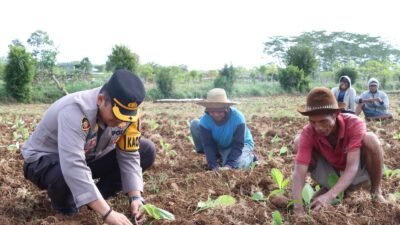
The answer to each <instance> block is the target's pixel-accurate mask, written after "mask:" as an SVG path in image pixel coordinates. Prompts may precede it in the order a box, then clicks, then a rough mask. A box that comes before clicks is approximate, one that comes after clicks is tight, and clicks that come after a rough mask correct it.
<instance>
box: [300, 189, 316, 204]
mask: <svg viewBox="0 0 400 225" xmlns="http://www.w3.org/2000/svg"><path fill="white" fill-rule="evenodd" d="M314 193H315V192H314V189H313V188H312V187H311V185H310V184H309V183H306V184H305V185H304V187H303V191H302V192H301V196H302V197H303V201H304V205H305V206H306V207H307V208H308V209H310V206H311V199H312V197H313V196H314Z"/></svg>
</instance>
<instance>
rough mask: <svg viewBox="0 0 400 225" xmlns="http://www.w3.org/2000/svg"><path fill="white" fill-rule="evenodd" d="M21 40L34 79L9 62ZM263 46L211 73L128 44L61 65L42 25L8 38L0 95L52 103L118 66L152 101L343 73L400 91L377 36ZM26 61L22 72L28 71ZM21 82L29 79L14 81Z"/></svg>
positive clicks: (334, 79)
mask: <svg viewBox="0 0 400 225" xmlns="http://www.w3.org/2000/svg"><path fill="white" fill-rule="evenodd" d="M16 46H19V48H23V49H25V50H26V57H27V59H28V58H31V59H32V63H31V64H32V65H31V66H32V69H31V70H32V71H33V76H32V79H29V76H28V75H24V73H23V72H22V70H21V68H22V67H20V66H15V65H16V64H15V61H13V60H12V59H13V55H15V52H14V51H12V49H13V48H16ZM264 52H265V54H266V55H268V56H269V57H270V58H271V59H272V61H270V62H266V64H265V65H261V66H258V67H254V68H243V67H235V66H234V65H221V69H219V70H208V71H197V70H189V69H188V68H187V66H186V65H172V66H171V65H168V66H166V65H158V64H157V63H147V64H140V57H139V55H137V54H136V53H134V51H132V50H131V49H129V48H128V47H126V46H124V45H115V46H114V47H113V48H112V49H111V52H110V55H109V56H108V60H107V62H105V63H104V64H102V65H93V64H92V63H91V62H90V59H89V58H88V57H84V58H83V59H81V60H80V61H72V62H62V63H57V60H56V59H57V55H58V53H59V51H58V49H57V48H56V47H55V46H54V44H53V41H52V40H51V38H50V37H49V35H48V34H47V33H46V32H45V31H40V30H38V31H35V32H33V33H32V34H31V36H30V37H29V38H28V39H27V40H26V42H25V43H23V42H22V41H20V40H14V41H13V42H12V43H10V52H9V56H8V58H6V59H5V58H3V59H0V101H1V102H15V101H18V102H42V103H50V102H53V101H55V100H56V99H57V98H60V97H61V96H63V95H64V94H66V93H71V92H75V91H79V90H84V89H89V88H94V87H99V86H101V85H102V84H104V83H105V82H106V81H107V79H108V78H109V77H110V76H111V74H112V72H113V71H114V70H115V69H119V68H125V69H129V70H131V71H133V72H134V73H137V74H138V75H139V76H140V77H141V78H142V80H143V82H144V83H145V85H146V87H147V99H148V100H154V99H159V98H204V97H205V95H206V93H207V91H208V90H209V89H211V88H213V87H222V88H224V89H226V90H227V92H228V95H229V97H230V98H237V97H250V96H270V95H278V94H298V93H305V92H307V91H308V90H310V88H312V87H314V86H321V85H323V86H327V87H333V86H335V85H337V84H338V78H339V77H340V76H341V75H349V76H350V77H351V78H352V83H353V87H354V88H355V89H356V90H357V93H361V92H362V91H364V90H366V83H367V80H368V79H369V78H370V77H375V78H377V79H378V80H379V81H380V82H381V89H384V90H386V91H393V90H399V89H400V66H399V62H400V50H399V49H396V48H394V47H393V46H391V45H390V44H388V43H385V42H384V41H382V40H381V39H380V38H379V37H371V36H369V35H365V34H354V33H346V32H333V33H327V32H325V31H312V32H304V33H302V34H301V35H299V36H290V37H285V36H275V37H271V38H269V39H268V40H266V42H265V44H264ZM21 62H22V61H21ZM26 62H27V61H26ZM17 64H18V63H17ZM28 64H29V63H28ZM28 64H27V65H25V66H24V68H26V69H23V71H29V69H28V68H30V67H29V66H28ZM21 65H22V64H21ZM6 68H8V69H7V70H6ZM28 74H29V73H28ZM23 77H25V78H26V79H25V78H23ZM16 81H21V82H22V81H27V83H26V84H25V86H23V87H17V86H15V82H16ZM13 82H14V83H13ZM10 87H14V88H10ZM29 90H31V91H29ZM23 93H28V94H23Z"/></svg>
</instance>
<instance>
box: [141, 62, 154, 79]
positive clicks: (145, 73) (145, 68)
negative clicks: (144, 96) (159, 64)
mask: <svg viewBox="0 0 400 225" xmlns="http://www.w3.org/2000/svg"><path fill="white" fill-rule="evenodd" d="M138 74H139V76H140V77H141V78H143V80H144V81H145V82H152V81H154V77H155V75H154V68H153V65H152V64H150V63H148V64H144V65H139V69H138Z"/></svg>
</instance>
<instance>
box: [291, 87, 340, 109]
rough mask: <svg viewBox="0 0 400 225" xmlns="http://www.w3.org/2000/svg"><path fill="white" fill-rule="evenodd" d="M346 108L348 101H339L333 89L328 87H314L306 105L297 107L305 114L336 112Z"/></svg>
mask: <svg viewBox="0 0 400 225" xmlns="http://www.w3.org/2000/svg"><path fill="white" fill-rule="evenodd" d="M344 108H346V103H343V102H339V103H338V102H337V101H336V98H335V96H334V95H333V94H332V92H331V90H329V89H328V88H326V87H316V88H313V89H312V90H311V91H310V93H308V95H307V103H306V105H302V106H300V107H298V108H297V111H298V112H299V113H301V114H303V115H304V116H309V115H314V114H319V113H334V112H338V111H341V110H342V109H344Z"/></svg>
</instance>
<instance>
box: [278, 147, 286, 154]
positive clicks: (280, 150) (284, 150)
mask: <svg viewBox="0 0 400 225" xmlns="http://www.w3.org/2000/svg"><path fill="white" fill-rule="evenodd" d="M287 151H288V148H287V147H286V146H283V147H282V148H281V149H279V155H283V154H285V153H286V152H287Z"/></svg>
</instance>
